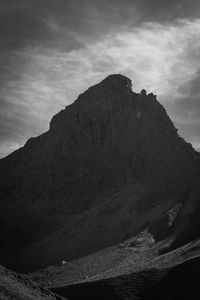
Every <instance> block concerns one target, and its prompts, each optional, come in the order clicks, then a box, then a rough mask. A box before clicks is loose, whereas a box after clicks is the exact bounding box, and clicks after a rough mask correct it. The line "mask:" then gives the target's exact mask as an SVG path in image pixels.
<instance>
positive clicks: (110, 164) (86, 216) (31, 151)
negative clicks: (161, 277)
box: [0, 75, 200, 271]
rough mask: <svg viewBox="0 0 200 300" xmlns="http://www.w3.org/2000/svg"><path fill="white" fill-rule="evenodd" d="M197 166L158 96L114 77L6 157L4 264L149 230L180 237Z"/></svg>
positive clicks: (43, 261) (1, 193) (17, 265)
mask: <svg viewBox="0 0 200 300" xmlns="http://www.w3.org/2000/svg"><path fill="white" fill-rule="evenodd" d="M199 170H200V168H199V154H198V153H197V152H196V151H195V150H194V149H193V148H192V146H191V145H190V144H188V143H186V142H185V141H184V140H183V139H182V138H181V137H179V135H178V134H177V130H176V128H175V127H174V125H173V123H172V122H171V120H170V119H169V117H168V115H167V113H166V111H165V109H164V108H163V106H162V105H161V104H160V103H159V102H158V101H157V99H156V97H155V96H154V95H153V94H149V95H147V94H146V92H145V91H144V90H143V91H142V92H141V93H140V94H137V93H134V92H133V91H132V88H131V81H130V79H128V78H126V77H124V76H122V75H111V76H108V77H107V78H106V79H105V80H103V81H102V82H100V83H99V84H97V85H95V86H93V87H91V88H89V89H88V90H87V91H86V92H84V93H83V94H81V95H80V96H79V97H78V99H77V100H76V101H75V102H74V103H73V104H71V105H69V106H67V107H66V108H65V109H64V110H62V111H61V112H59V113H58V114H57V115H56V116H54V117H53V119H52V121H51V123H50V128H49V130H48V131H47V132H46V133H44V134H42V135H41V136H39V137H35V138H31V139H30V140H28V142H27V143H26V144H25V146H24V147H22V148H20V149H19V150H17V151H15V152H14V153H12V154H11V155H9V156H8V157H6V158H4V159H2V160H0V234H1V239H2V240H3V241H4V243H2V245H1V253H0V254H1V255H0V261H1V263H2V264H5V265H6V266H9V267H11V268H14V269H17V270H20V271H30V270H35V269H37V268H41V267H44V266H48V265H51V264H54V263H58V262H60V261H61V260H63V259H65V260H71V259H75V258H78V257H82V256H84V255H88V254H90V253H93V252H95V251H97V250H100V249H103V248H106V247H108V246H111V245H114V244H116V243H119V242H121V241H123V240H125V239H127V238H128V237H131V236H133V235H135V234H137V233H138V232H140V231H141V230H143V229H145V228H148V229H149V231H150V232H151V233H152V234H153V235H154V238H155V239H156V240H160V239H162V238H163V237H165V236H166V235H169V234H171V233H172V232H173V233H175V234H176V233H177V232H180V231H181V230H182V225H183V220H187V219H189V218H192V216H193V213H194V211H195V209H196V208H197V206H198V203H199V195H200V188H199ZM199 232H200V231H199V230H197V235H198V234H199Z"/></svg>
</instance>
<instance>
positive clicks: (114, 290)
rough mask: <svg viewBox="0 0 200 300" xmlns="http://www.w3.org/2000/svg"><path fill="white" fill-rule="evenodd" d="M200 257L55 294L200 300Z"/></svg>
mask: <svg viewBox="0 0 200 300" xmlns="http://www.w3.org/2000/svg"><path fill="white" fill-rule="evenodd" d="M199 275H200V258H199V257H197V258H195V259H191V260H188V261H186V262H184V263H182V264H180V265H177V266H175V267H173V268H171V269H170V268H163V269H147V270H143V271H140V272H134V273H132V274H128V275H123V276H118V277H114V278H109V279H104V280H99V281H93V282H86V283H81V284H76V285H71V286H68V287H60V288H56V289H55V291H56V292H57V293H59V294H60V295H62V296H64V297H68V299H69V300H72V299H82V298H85V299H88V300H90V299H91V300H92V299H97V300H114V299H115V300H129V299H137V300H160V299H164V300H176V299H185V300H187V299H194V300H197V299H199V297H200V288H199V280H198V278H199Z"/></svg>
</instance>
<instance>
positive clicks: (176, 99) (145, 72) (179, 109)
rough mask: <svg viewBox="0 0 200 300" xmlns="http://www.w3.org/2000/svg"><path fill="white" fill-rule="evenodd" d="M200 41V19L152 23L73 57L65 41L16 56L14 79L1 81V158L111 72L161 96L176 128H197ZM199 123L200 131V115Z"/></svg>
mask: <svg viewBox="0 0 200 300" xmlns="http://www.w3.org/2000/svg"><path fill="white" fill-rule="evenodd" d="M46 22H47V21H46ZM48 26H50V27H52V30H54V31H55V30H59V26H58V24H57V23H55V22H54V19H51V18H50V19H48ZM62 34H63V31H62ZM199 36H200V19H194V20H191V19H190V20H186V19H184V20H179V21H176V22H174V23H173V24H169V23H166V24H161V23H158V22H148V23H144V24H142V25H140V26H138V27H136V28H130V27H126V28H124V27H122V28H121V30H117V31H115V30H111V31H109V33H108V34H107V35H105V36H103V37H101V39H99V41H93V42H92V41H88V40H87V38H86V39H85V41H84V39H82V47H81V48H79V49H73V50H69V49H68V51H66V49H65V46H64V43H63V44H62V46H60V47H59V48H58V47H52V46H51V47H47V46H46V47H44V46H43V47H42V46H41V45H35V46H34V47H33V46H26V47H24V48H23V49H21V50H18V51H14V53H12V52H10V59H9V64H8V63H7V64H6V67H7V68H9V76H8V75H7V76H8V77H7V78H6V80H5V79H4V78H2V85H1V91H0V94H1V98H2V99H3V100H2V106H1V113H0V119H1V120H2V121H1V124H0V125H1V131H0V134H1V137H3V138H2V143H1V145H0V155H2V156H3V155H5V152H6V151H5V149H6V145H7V144H8V141H9V143H10V144H9V145H10V146H9V147H10V148H9V147H8V152H9V151H10V150H11V149H12V150H13V148H14V147H18V145H23V143H24V142H25V141H26V139H27V138H29V137H30V136H33V135H37V134H39V133H42V132H43V131H45V130H46V129H47V128H48V124H49V121H50V118H51V116H52V115H53V114H55V113H56V112H57V111H59V110H60V109H61V108H62V107H63V105H67V104H69V103H71V102H73V101H74V100H75V99H76V97H77V96H78V94H79V93H81V92H83V91H84V90H85V89H86V88H88V87H89V86H90V85H93V84H95V83H97V82H98V81H99V80H102V79H103V78H104V77H105V76H107V75H109V74H111V73H122V74H124V75H126V76H128V77H130V78H131V79H132V80H133V89H134V90H135V91H139V90H141V89H142V88H146V89H147V90H148V91H149V92H150V91H152V92H154V93H156V94H158V96H159V101H161V102H163V103H164V105H165V106H167V108H168V109H169V112H170V114H171V116H172V117H173V119H174V120H175V121H176V122H177V124H181V123H183V124H185V123H187V122H190V123H192V124H193V123H194V120H193V114H192V112H193V110H197V111H198V112H200V107H199V104H198V101H197V100H195V99H197V97H198V96H199V93H198V91H197V92H196V96H195V97H196V98H195V99H194V98H192V97H191V89H194V85H196V83H195V82H196V81H197V78H199V72H200V67H199V64H198V61H199V59H200V54H199V53H200V51H199V50H200V40H199ZM11 58H12V59H11ZM6 74H7V73H6ZM189 98H190V99H189ZM187 101H191V103H192V105H188V102H187ZM195 101H196V102H195ZM183 103H185V104H183ZM186 111H187V118H185V113H186ZM195 122H196V123H195V124H196V126H200V119H199V117H198V113H196V118H195ZM8 132H9V134H8ZM196 140H198V139H197V137H196V136H195V141H196ZM11 141H13V145H11ZM195 145H196V142H194V146H195Z"/></svg>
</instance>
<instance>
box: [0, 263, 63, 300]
mask: <svg viewBox="0 0 200 300" xmlns="http://www.w3.org/2000/svg"><path fill="white" fill-rule="evenodd" d="M0 299H2V300H12V299H15V300H62V299H63V300H64V299H66V298H63V297H61V296H58V295H56V294H54V293H52V292H51V291H49V290H45V289H42V288H38V287H36V286H35V285H34V284H33V283H32V282H31V281H29V280H26V279H24V278H22V277H21V276H20V275H18V274H16V273H15V272H12V271H10V270H8V269H6V268H4V267H2V266H0Z"/></svg>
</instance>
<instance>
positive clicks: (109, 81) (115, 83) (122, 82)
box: [99, 74, 132, 88]
mask: <svg viewBox="0 0 200 300" xmlns="http://www.w3.org/2000/svg"><path fill="white" fill-rule="evenodd" d="M99 84H101V85H107V86H110V87H111V88H119V87H125V88H131V87H132V82H131V79H129V78H128V77H126V76H124V75H121V74H112V75H109V76H107V77H106V78H105V79H104V80H102V81H101V82H100V83H99Z"/></svg>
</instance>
